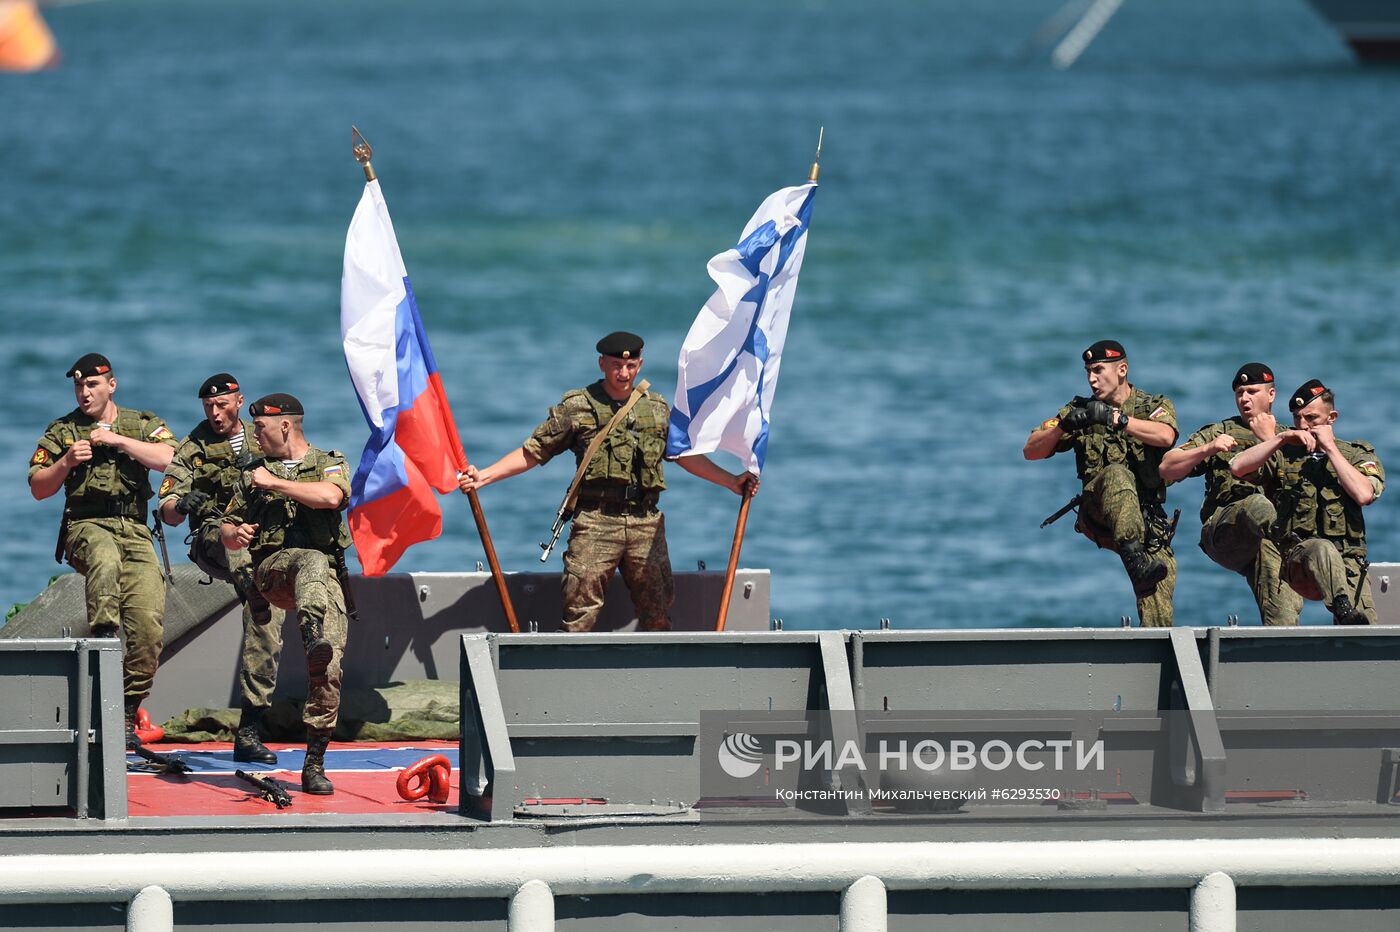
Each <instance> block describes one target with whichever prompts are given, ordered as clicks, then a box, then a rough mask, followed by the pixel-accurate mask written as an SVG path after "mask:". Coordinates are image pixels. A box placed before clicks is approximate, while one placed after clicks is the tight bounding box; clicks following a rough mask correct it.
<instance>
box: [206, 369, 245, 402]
mask: <svg viewBox="0 0 1400 932" xmlns="http://www.w3.org/2000/svg"><path fill="white" fill-rule="evenodd" d="M236 391H238V380H237V379H235V378H234V377H233V376H231V375H229V374H228V373H227V372H220V373H219V374H218V375H211V376H209V378H207V379H205V380H204V384H203V385H201V386H199V397H201V398H213V397H214V396H216V395H229V394H232V393H233V392H236Z"/></svg>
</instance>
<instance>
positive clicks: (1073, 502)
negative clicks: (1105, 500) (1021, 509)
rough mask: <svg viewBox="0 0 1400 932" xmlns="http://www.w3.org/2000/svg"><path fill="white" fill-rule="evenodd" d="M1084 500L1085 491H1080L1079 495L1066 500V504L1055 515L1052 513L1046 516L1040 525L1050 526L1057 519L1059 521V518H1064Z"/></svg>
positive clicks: (1043, 526)
mask: <svg viewBox="0 0 1400 932" xmlns="http://www.w3.org/2000/svg"><path fill="white" fill-rule="evenodd" d="M1082 501H1084V493H1083V492H1080V493H1079V494H1078V495H1076V496H1075V497H1074V498H1071V499H1070V500H1069V501H1067V502H1065V503H1064V506H1063V507H1061V508H1060V510H1059V511H1057V512H1055V513H1054V514H1053V515H1051V516H1050V517H1048V518H1046V519H1045V520H1044V521H1042V522H1040V526H1041V527H1042V528H1046V527H1049V526H1050V525H1052V524H1054V523H1055V522H1056V521H1058V520H1060V519H1061V518H1063V517H1064V516H1065V515H1067V514H1069V513H1070V512H1071V511H1073V510H1074V509H1076V508H1078V507H1079V503H1080V502H1082Z"/></svg>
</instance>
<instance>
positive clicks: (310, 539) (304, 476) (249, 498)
mask: <svg viewBox="0 0 1400 932" xmlns="http://www.w3.org/2000/svg"><path fill="white" fill-rule="evenodd" d="M336 463H340V464H341V468H345V459H344V457H342V456H341V455H340V454H339V453H337V452H336V451H334V450H332V451H330V452H329V453H323V452H321V451H320V450H317V449H315V448H314V447H313V448H312V449H311V450H309V451H307V454H306V456H304V457H302V460H301V462H300V463H298V464H296V465H295V466H292V467H290V468H288V467H286V466H283V465H282V463H281V462H279V461H277V460H268V461H266V462H264V463H263V464H262V465H263V466H265V467H266V468H267V471H268V472H270V473H272V474H273V475H274V476H277V477H278V478H279V479H291V480H293V481H295V482H320V481H321V480H322V479H323V478H324V473H323V470H324V469H325V468H326V467H327V466H331V465H334V464H336ZM239 482H240V483H242V494H243V501H244V508H243V520H244V522H246V523H248V524H256V525H258V533H257V536H256V537H255V538H254V539H253V543H252V547H251V548H250V550H251V555H252V557H253V561H254V562H255V563H261V562H262V561H263V560H264V559H265V558H267V557H269V556H271V555H272V554H273V553H274V552H276V551H278V550H287V549H290V548H294V547H295V548H303V549H307V550H319V551H321V552H322V553H328V554H333V553H334V552H335V551H337V550H344V549H346V548H347V547H349V546H350V543H351V541H350V531H349V530H348V529H347V528H346V527H345V522H343V521H341V519H340V511H339V510H337V509H335V508H309V507H307V506H306V505H303V504H301V503H299V502H296V501H293V500H292V499H290V498H288V497H286V496H285V495H279V494H277V493H276V492H269V491H267V490H265V489H254V488H253V487H252V486H251V485H249V484H248V483H247V482H246V481H245V480H244V479H242V478H241V477H240V479H239Z"/></svg>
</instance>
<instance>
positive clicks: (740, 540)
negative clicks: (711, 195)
mask: <svg viewBox="0 0 1400 932" xmlns="http://www.w3.org/2000/svg"><path fill="white" fill-rule="evenodd" d="M825 135H826V127H822V128H821V129H819V130H817V154H816V156H815V157H814V158H813V159H812V167H811V168H810V169H809V170H808V171H807V181H808V182H809V183H810V184H816V182H817V177H818V176H819V175H820V174H821V161H822V138H823V137H824V136H825ZM751 504H753V495H752V494H751V493H750V492H749V491H748V489H747V488H746V489H745V490H744V501H743V503H742V504H740V505H739V519H738V521H736V522H735V524H734V542H733V543H732V544H730V545H729V566H728V567H726V568H725V571H724V589H723V590H722V591H721V592H720V597H719V617H718V619H716V621H715V630H716V631H723V630H724V625H725V622H726V621H728V620H729V598H730V596H732V595H733V594H734V574H735V573H736V572H737V571H738V569H739V551H740V550H742V549H743V547H744V529H745V528H746V527H747V526H748V523H749V505H751Z"/></svg>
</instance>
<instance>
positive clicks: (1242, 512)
mask: <svg viewBox="0 0 1400 932" xmlns="http://www.w3.org/2000/svg"><path fill="white" fill-rule="evenodd" d="M1231 385H1232V387H1233V388H1234V390H1235V407H1236V408H1237V409H1238V410H1239V416H1238V417H1232V418H1230V419H1228V420H1225V421H1220V422H1217V423H1215V424H1207V425H1205V426H1204V427H1202V428H1201V429H1200V430H1198V431H1196V432H1195V433H1194V434H1192V435H1191V436H1190V437H1188V438H1186V442H1185V443H1183V444H1182V445H1181V446H1179V447H1177V448H1176V449H1174V450H1172V451H1170V452H1169V453H1167V455H1166V456H1164V457H1163V458H1162V465H1161V467H1160V469H1159V472H1161V474H1162V478H1163V479H1166V480H1167V481H1168V482H1176V481H1178V480H1180V479H1184V478H1185V477H1186V476H1188V475H1189V476H1205V480H1206V495H1205V502H1204V503H1203V504H1202V505H1201V550H1203V551H1204V552H1205V554H1206V556H1208V557H1210V558H1211V559H1212V560H1214V561H1215V562H1216V563H1219V564H1220V565H1221V566H1223V567H1225V568H1226V569H1227V570H1230V571H1231V572H1235V573H1239V574H1240V575H1242V576H1244V578H1245V580H1246V581H1248V583H1249V589H1250V591H1251V592H1253V593H1254V601H1255V602H1256V604H1258V606H1259V618H1260V620H1261V621H1262V622H1263V623H1264V624H1266V625H1296V624H1297V623H1298V613H1299V612H1300V611H1301V610H1302V608H1303V600H1302V599H1300V598H1299V597H1298V594H1297V593H1296V592H1294V591H1293V590H1292V588H1290V587H1289V586H1287V585H1286V584H1285V583H1284V582H1283V578H1282V575H1281V569H1282V564H1283V558H1282V556H1281V555H1280V554H1279V551H1278V547H1277V546H1276V545H1275V544H1274V542H1273V541H1272V540H1270V539H1269V533H1270V529H1271V528H1272V527H1273V524H1274V520H1275V518H1277V513H1276V512H1275V510H1274V505H1273V503H1272V502H1270V501H1269V499H1268V498H1267V497H1266V496H1265V495H1264V491H1263V489H1261V488H1260V487H1259V486H1258V485H1257V484H1256V483H1255V482H1254V480H1253V479H1251V478H1244V479H1238V478H1236V477H1235V475H1234V474H1233V473H1231V472H1230V460H1232V459H1233V458H1234V457H1235V455H1236V454H1238V453H1240V452H1242V451H1244V450H1247V449H1249V448H1250V447H1252V446H1254V445H1255V444H1257V443H1259V442H1261V441H1264V440H1269V439H1272V438H1273V436H1274V435H1275V434H1276V433H1277V429H1276V426H1277V425H1276V423H1275V421H1274V415H1273V413H1272V409H1273V404H1274V373H1273V370H1272V369H1270V368H1269V367H1268V366H1266V365H1264V364H1263V363H1261V362H1251V363H1246V364H1245V365H1243V366H1241V367H1240V369H1239V371H1238V372H1236V373H1235V378H1234V380H1233V382H1232V383H1231Z"/></svg>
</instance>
